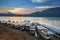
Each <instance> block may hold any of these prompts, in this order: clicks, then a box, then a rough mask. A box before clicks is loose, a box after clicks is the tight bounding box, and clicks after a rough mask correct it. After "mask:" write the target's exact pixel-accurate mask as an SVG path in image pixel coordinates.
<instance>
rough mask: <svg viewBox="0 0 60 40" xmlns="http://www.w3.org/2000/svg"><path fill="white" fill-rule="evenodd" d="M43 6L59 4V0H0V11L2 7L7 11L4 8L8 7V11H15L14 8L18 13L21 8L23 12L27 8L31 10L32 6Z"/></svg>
mask: <svg viewBox="0 0 60 40" xmlns="http://www.w3.org/2000/svg"><path fill="white" fill-rule="evenodd" d="M43 6H44V7H46V8H47V6H48V7H51V6H60V0H0V12H1V13H2V10H3V9H4V10H3V11H4V12H7V11H6V9H9V11H10V12H12V11H14V12H15V10H16V11H18V12H17V13H20V12H19V11H21V10H23V12H22V13H24V12H25V11H27V10H28V9H29V10H30V11H29V12H31V10H32V8H35V7H37V8H41V7H43ZM44 7H43V8H44ZM12 9H13V10H12ZM36 10H37V9H36ZM36 10H35V11H36ZM14 12H13V13H14ZM29 12H28V13H29Z"/></svg>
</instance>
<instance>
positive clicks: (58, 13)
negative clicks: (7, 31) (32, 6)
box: [0, 7, 60, 17]
mask: <svg viewBox="0 0 60 40" xmlns="http://www.w3.org/2000/svg"><path fill="white" fill-rule="evenodd" d="M0 16H23V17H60V7H56V8H49V9H46V10H43V11H42V12H39V11H37V12H34V13H32V14H25V15H22V14H13V13H11V12H8V13H6V14H5V13H0Z"/></svg>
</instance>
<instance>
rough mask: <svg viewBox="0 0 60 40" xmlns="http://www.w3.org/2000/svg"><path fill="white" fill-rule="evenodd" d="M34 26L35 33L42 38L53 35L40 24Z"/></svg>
mask: <svg viewBox="0 0 60 40" xmlns="http://www.w3.org/2000/svg"><path fill="white" fill-rule="evenodd" d="M35 28H36V32H37V34H39V35H41V37H42V38H44V39H51V38H52V37H53V33H52V32H51V31H49V30H48V29H46V28H44V27H42V26H41V25H39V26H36V27H35Z"/></svg>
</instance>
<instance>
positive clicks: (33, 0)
mask: <svg viewBox="0 0 60 40" xmlns="http://www.w3.org/2000/svg"><path fill="white" fill-rule="evenodd" d="M31 1H32V2H39V3H44V2H47V1H48V0H31Z"/></svg>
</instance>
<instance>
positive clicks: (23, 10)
mask: <svg viewBox="0 0 60 40" xmlns="http://www.w3.org/2000/svg"><path fill="white" fill-rule="evenodd" d="M7 11H8V12H11V13H14V14H31V13H32V12H34V10H33V9H29V8H13V9H9V10H7Z"/></svg>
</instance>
